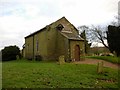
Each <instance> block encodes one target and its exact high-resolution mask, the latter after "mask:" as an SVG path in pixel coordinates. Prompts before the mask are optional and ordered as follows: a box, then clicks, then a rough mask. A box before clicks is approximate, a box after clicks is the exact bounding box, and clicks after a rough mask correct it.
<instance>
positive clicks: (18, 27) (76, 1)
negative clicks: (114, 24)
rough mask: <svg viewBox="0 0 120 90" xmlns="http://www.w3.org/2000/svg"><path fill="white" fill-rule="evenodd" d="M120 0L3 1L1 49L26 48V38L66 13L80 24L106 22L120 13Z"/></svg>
mask: <svg viewBox="0 0 120 90" xmlns="http://www.w3.org/2000/svg"><path fill="white" fill-rule="evenodd" d="M118 1H119V0H0V50H1V49H3V48H4V47H5V46H9V45H17V46H19V47H20V48H22V45H23V44H24V37H25V36H27V35H29V34H30V33H33V32H35V31H36V30H39V29H40V28H43V27H44V26H46V25H48V24H50V23H52V22H54V21H56V20H57V19H59V18H61V17H62V16H65V17H66V18H67V19H68V20H69V21H70V22H71V23H72V24H74V25H75V26H76V27H78V26H80V25H91V24H94V25H105V24H108V23H110V22H111V21H113V20H114V16H116V15H117V13H118Z"/></svg>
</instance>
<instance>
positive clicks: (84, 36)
mask: <svg viewBox="0 0 120 90" xmlns="http://www.w3.org/2000/svg"><path fill="white" fill-rule="evenodd" d="M80 36H81V37H82V38H83V39H84V40H85V53H88V52H89V49H90V46H91V43H90V44H89V43H88V41H87V39H86V33H85V30H84V31H83V32H82V33H81V35H80Z"/></svg>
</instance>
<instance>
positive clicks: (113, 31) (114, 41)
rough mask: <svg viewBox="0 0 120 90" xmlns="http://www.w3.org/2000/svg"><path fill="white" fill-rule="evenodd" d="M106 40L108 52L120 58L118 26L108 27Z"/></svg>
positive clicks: (119, 29) (119, 30)
mask: <svg viewBox="0 0 120 90" xmlns="http://www.w3.org/2000/svg"><path fill="white" fill-rule="evenodd" d="M107 40H108V45H109V50H110V51H111V52H112V53H113V52H114V51H115V53H116V54H117V56H120V26H119V27H117V26H111V25H109V26H108V32H107Z"/></svg>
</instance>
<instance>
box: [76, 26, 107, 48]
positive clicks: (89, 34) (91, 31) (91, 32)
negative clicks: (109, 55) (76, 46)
mask: <svg viewBox="0 0 120 90" xmlns="http://www.w3.org/2000/svg"><path fill="white" fill-rule="evenodd" d="M78 29H79V30H85V31H86V39H87V40H88V42H90V43H93V42H98V43H102V44H103V45H104V46H105V47H106V48H109V47H108V45H107V44H106V43H105V41H106V40H107V34H106V31H107V27H102V26H94V25H91V26H85V25H83V26H80V27H78Z"/></svg>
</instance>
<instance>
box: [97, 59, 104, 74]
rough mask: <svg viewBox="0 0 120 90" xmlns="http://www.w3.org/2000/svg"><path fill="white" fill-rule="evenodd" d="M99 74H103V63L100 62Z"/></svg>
mask: <svg viewBox="0 0 120 90" xmlns="http://www.w3.org/2000/svg"><path fill="white" fill-rule="evenodd" d="M97 73H103V61H102V62H98V66H97Z"/></svg>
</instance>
